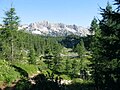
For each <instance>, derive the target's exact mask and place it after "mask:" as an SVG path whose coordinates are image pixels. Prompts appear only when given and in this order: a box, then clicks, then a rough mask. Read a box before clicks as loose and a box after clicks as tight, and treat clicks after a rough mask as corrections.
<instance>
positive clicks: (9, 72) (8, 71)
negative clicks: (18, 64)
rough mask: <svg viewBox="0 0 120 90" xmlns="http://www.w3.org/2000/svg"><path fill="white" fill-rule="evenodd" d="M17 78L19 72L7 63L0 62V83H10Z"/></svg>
mask: <svg viewBox="0 0 120 90" xmlns="http://www.w3.org/2000/svg"><path fill="white" fill-rule="evenodd" d="M19 78H20V74H19V72H17V71H15V69H14V68H13V67H11V66H10V65H9V64H8V62H7V61H5V60H0V81H3V82H6V83H11V82H13V81H15V80H17V79H19Z"/></svg>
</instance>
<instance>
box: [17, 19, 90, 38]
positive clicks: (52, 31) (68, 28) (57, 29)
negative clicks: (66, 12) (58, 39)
mask: <svg viewBox="0 0 120 90" xmlns="http://www.w3.org/2000/svg"><path fill="white" fill-rule="evenodd" d="M19 29H26V31H27V32H31V33H32V34H40V35H45V36H47V35H49V36H66V35H71V34H74V35H78V36H86V35H90V32H89V30H88V29H87V28H84V27H81V26H77V25H66V24H63V23H50V22H48V21H42V22H35V23H31V24H29V25H21V26H20V27H19Z"/></svg>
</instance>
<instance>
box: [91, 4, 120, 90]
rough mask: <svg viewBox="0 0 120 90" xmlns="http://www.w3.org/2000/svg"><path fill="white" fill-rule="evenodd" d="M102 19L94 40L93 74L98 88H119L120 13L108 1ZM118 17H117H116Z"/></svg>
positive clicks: (108, 89) (116, 89) (102, 10)
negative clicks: (119, 20)
mask: <svg viewBox="0 0 120 90" xmlns="http://www.w3.org/2000/svg"><path fill="white" fill-rule="evenodd" d="M101 15H102V20H100V22H99V25H98V26H99V28H98V29H97V31H95V35H94V36H93V41H94V42H92V55H93V66H92V67H93V72H94V73H93V75H94V81H95V84H96V89H97V90H99V89H102V90H104V89H105V88H106V89H105V90H110V89H111V90H113V89H115V90H118V88H119V86H118V85H119V84H120V74H119V71H120V64H119V62H120V47H119V46H120V43H119V40H120V23H119V22H118V21H117V20H118V19H119V18H117V17H118V16H119V14H118V13H117V12H115V11H113V10H112V6H111V5H110V4H109V3H107V6H106V8H105V9H102V8H101ZM115 18H117V19H115Z"/></svg>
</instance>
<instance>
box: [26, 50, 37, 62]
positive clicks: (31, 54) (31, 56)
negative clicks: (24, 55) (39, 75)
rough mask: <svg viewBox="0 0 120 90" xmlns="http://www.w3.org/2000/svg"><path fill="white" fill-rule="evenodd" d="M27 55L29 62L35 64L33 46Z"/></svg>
mask: <svg viewBox="0 0 120 90" xmlns="http://www.w3.org/2000/svg"><path fill="white" fill-rule="evenodd" d="M28 57H29V59H28V62H29V64H36V58H35V51H34V49H33V48H31V49H30V51H29V56H28Z"/></svg>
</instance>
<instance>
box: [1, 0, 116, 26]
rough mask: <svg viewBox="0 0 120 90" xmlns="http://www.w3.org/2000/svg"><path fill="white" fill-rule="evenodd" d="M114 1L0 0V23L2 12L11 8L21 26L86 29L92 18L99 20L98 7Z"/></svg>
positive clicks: (103, 6)
mask: <svg viewBox="0 0 120 90" xmlns="http://www.w3.org/2000/svg"><path fill="white" fill-rule="evenodd" d="M108 1H109V2H110V4H113V3H114V0H0V23H2V19H3V17H4V16H5V15H4V12H5V11H7V10H9V8H10V7H11V4H12V6H13V7H14V8H15V9H16V13H17V16H19V17H20V20H21V24H30V23H33V22H40V21H44V20H45V21H49V22H52V23H64V24H76V25H79V26H84V27H88V26H90V23H91V21H92V19H93V18H94V17H97V18H100V14H99V13H100V9H99V7H102V8H105V6H106V5H107V2H108Z"/></svg>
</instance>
